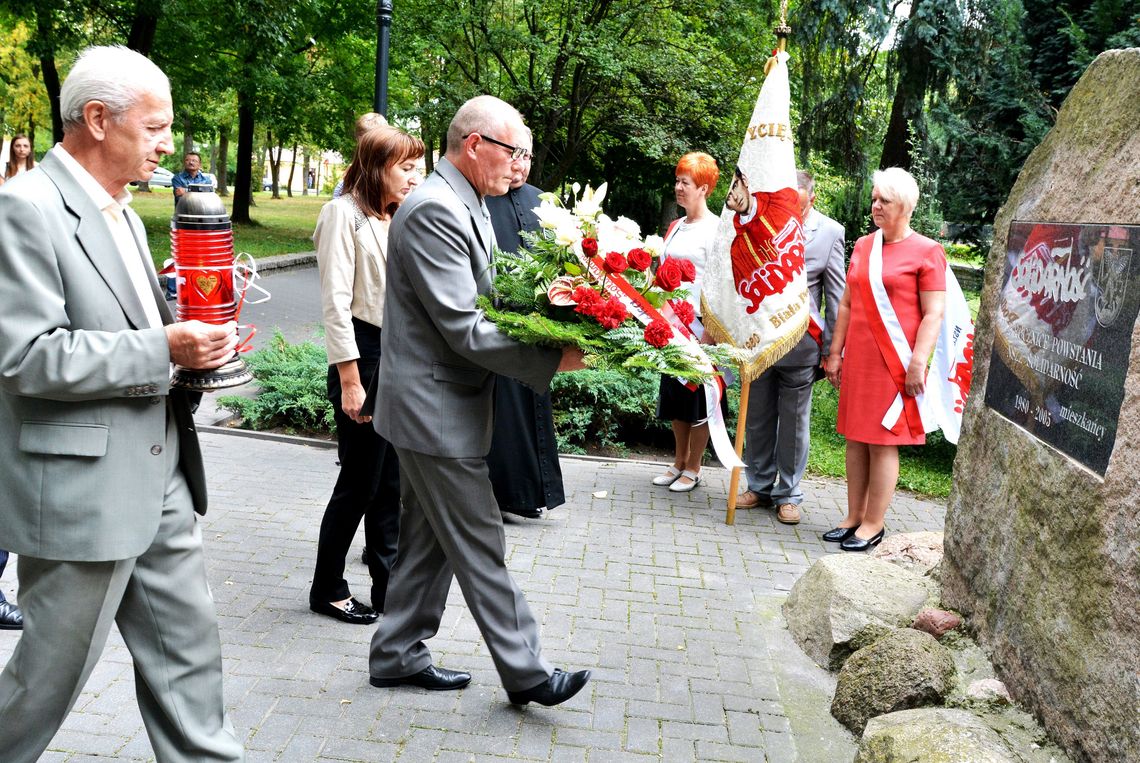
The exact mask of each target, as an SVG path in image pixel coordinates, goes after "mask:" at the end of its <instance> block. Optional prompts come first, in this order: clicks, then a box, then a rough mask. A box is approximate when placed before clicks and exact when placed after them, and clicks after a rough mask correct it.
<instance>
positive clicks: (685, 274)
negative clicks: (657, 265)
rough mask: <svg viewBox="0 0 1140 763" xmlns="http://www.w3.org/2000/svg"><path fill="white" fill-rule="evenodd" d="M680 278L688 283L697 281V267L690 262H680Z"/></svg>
mask: <svg viewBox="0 0 1140 763" xmlns="http://www.w3.org/2000/svg"><path fill="white" fill-rule="evenodd" d="M681 278H682V279H684V280H685V281H686V282H688V283H692V282H693V281H695V280H697V266H696V265H694V264H693V261H692V260H681Z"/></svg>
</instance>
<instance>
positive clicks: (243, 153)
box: [230, 90, 254, 223]
mask: <svg viewBox="0 0 1140 763" xmlns="http://www.w3.org/2000/svg"><path fill="white" fill-rule="evenodd" d="M249 101H250V96H248V95H245V94H243V93H242V91H241V90H239V91H238V146H237V182H236V183H235V184H234V206H233V213H232V214H231V216H230V217H231V219H232V220H233V221H234V222H235V223H248V222H250V217H249V208H250V206H251V205H252V202H253V178H252V177H251V174H250V171H251V170H252V169H253V128H254V124H253V108H252V105H251V104H250V103H249Z"/></svg>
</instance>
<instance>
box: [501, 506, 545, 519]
mask: <svg viewBox="0 0 1140 763" xmlns="http://www.w3.org/2000/svg"><path fill="white" fill-rule="evenodd" d="M499 510H500V511H501V512H502V513H504V514H514V515H515V516H516V517H525V518H527V519H541V518H542V509H502V508H501V509H499Z"/></svg>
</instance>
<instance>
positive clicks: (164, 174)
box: [131, 167, 174, 188]
mask: <svg viewBox="0 0 1140 763" xmlns="http://www.w3.org/2000/svg"><path fill="white" fill-rule="evenodd" d="M173 179H174V173H173V172H171V171H170V170H168V169H166V168H165V167H155V168H154V174H153V175H151V176H150V184H151V186H152V187H155V188H170V186H171V185H173V182H172V181H173ZM138 184H139V181H137V180H132V181H131V185H138Z"/></svg>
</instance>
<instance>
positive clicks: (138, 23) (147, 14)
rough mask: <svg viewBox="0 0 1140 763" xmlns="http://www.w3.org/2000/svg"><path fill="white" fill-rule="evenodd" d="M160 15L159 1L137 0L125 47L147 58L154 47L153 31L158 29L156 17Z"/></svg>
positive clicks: (160, 6)
mask: <svg viewBox="0 0 1140 763" xmlns="http://www.w3.org/2000/svg"><path fill="white" fill-rule="evenodd" d="M161 15H162V3H161V2H158V1H157V0H138V2H137V3H136V4H135V16H134V18H133V19H132V20H131V31H130V32H129V33H128V34H127V47H128V48H130V49H131V50H136V51H138V52H139V53H142V54H143V55H144V56H147V57H148V58H149V57H150V52H151V50H153V49H154V33H155V31H156V30H157V29H158V17H159V16H161Z"/></svg>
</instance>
